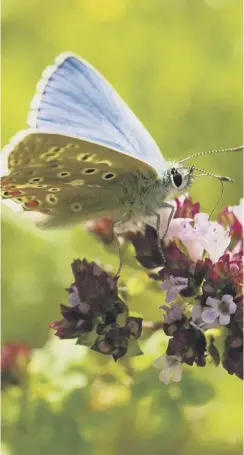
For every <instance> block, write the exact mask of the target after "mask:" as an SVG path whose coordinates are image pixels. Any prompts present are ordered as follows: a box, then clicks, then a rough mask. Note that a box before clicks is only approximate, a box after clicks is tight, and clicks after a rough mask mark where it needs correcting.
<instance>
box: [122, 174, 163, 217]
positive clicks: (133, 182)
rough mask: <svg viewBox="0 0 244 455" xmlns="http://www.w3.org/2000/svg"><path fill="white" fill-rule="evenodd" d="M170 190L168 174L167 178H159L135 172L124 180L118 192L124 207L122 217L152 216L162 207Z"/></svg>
mask: <svg viewBox="0 0 244 455" xmlns="http://www.w3.org/2000/svg"><path fill="white" fill-rule="evenodd" d="M170 192H171V187H170V182H169V181H168V177H167V175H165V178H161V179H157V178H153V177H145V176H144V175H143V174H141V173H139V172H133V173H132V174H131V175H130V176H129V177H128V179H126V180H125V181H123V182H122V184H121V186H120V191H119V194H118V198H119V202H120V204H119V206H120V207H123V213H122V214H121V215H122V219H134V218H141V217H146V216H151V215H152V214H153V213H155V212H156V211H157V210H158V209H159V208H160V207H162V205H163V201H164V200H165V199H166V198H167V197H168V196H169V194H170ZM118 216H120V215H119V214H118V215H117V217H118Z"/></svg>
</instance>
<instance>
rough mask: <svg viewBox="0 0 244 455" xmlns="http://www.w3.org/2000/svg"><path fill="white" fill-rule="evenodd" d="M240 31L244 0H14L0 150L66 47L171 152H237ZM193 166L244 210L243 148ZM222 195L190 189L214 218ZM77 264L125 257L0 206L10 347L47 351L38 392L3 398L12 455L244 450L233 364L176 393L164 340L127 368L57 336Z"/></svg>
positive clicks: (187, 377)
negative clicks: (51, 326) (164, 377)
mask: <svg viewBox="0 0 244 455" xmlns="http://www.w3.org/2000/svg"><path fill="white" fill-rule="evenodd" d="M241 25H242V18H241V1H240V0H150V1H149V0H69V1H67V0H59V1H57V0H56V1H55V0H49V1H47V0H21V1H20V0H3V4H2V145H5V144H7V143H8V141H9V140H10V138H11V136H13V135H14V134H15V133H16V132H17V131H18V130H20V129H23V128H25V122H26V117H27V112H28V108H29V104H30V101H31V98H32V96H33V93H34V90H35V86H36V83H37V81H38V79H39V78H40V75H41V73H42V71H43V69H44V68H45V66H46V65H48V64H51V63H52V62H53V59H54V57H55V56H56V55H57V54H58V53H60V52H63V51H72V52H74V53H77V54H78V55H80V56H82V57H84V58H85V59H86V60H87V61H89V62H90V63H92V64H93V65H94V66H95V67H96V68H97V69H98V70H99V71H100V72H101V73H102V74H103V75H104V76H105V77H106V78H107V79H108V80H109V81H110V82H111V83H112V85H113V86H114V88H115V89H116V90H117V91H118V92H119V94H120V95H121V96H122V97H123V98H124V99H125V100H126V102H127V103H128V104H129V106H130V107H131V109H132V110H133V111H134V112H135V113H136V115H137V116H138V117H139V118H140V120H141V121H142V122H143V123H144V125H145V126H146V128H147V129H148V130H149V131H150V133H151V134H152V136H153V137H154V139H155V140H156V142H157V143H158V145H159V147H160V149H161V151H162V153H163V155H164V156H165V157H166V158H168V159H172V158H175V159H180V158H181V159H182V158H183V157H184V156H188V155H189V154H192V153H195V152H200V151H202V150H209V149H210V150H211V149H220V148H227V147H234V146H237V145H240V144H241V143H242V42H241V37H242V36H241V35H242V30H241ZM192 164H195V165H196V166H199V167H200V168H204V169H207V170H209V171H211V172H214V173H216V174H221V175H229V176H231V177H233V178H234V179H235V183H234V184H232V185H231V184H226V185H225V191H224V195H223V197H222V199H221V201H220V203H219V206H218V209H216V212H215V214H214V216H216V215H217V213H218V212H220V211H221V210H222V209H223V208H224V207H226V206H228V205H236V204H238V203H239V199H240V197H241V195H242V174H243V170H242V158H241V155H240V154H223V155H215V156H214V155H210V156H207V157H206V156H205V157H202V158H199V159H198V160H197V161H194V163H192ZM219 191H220V188H219V183H218V182H217V181H215V180H214V179H207V178H206V179H205V178H204V179H198V180H197V181H196V182H195V183H194V185H193V188H192V189H191V195H192V197H193V199H194V200H195V201H199V202H200V204H201V210H202V211H208V212H209V211H210V210H211V208H212V207H213V206H214V204H215V201H216V199H217V197H218V194H219ZM132 253H133V251H132ZM126 254H127V255H126V257H125V264H126V265H125V267H124V268H123V271H122V275H121V281H122V282H124V283H127V281H128V289H129V301H128V304H129V306H130V309H131V310H132V311H134V312H136V314H140V315H142V316H143V317H144V318H145V319H147V320H148V319H149V320H158V319H159V318H160V317H161V311H160V310H159V309H158V307H159V305H160V304H162V303H163V297H162V294H161V293H160V292H155V290H154V288H153V287H150V285H149V284H148V278H147V274H146V272H145V271H144V270H142V268H140V267H139V266H138V265H137V264H136V260H135V259H134V258H133V254H131V252H127V253H126ZM74 257H86V258H87V259H89V260H100V261H101V262H102V263H104V264H112V265H113V266H114V267H116V266H117V260H118V258H117V256H116V250H115V248H114V247H113V246H111V247H109V248H105V247H104V246H103V245H102V244H101V243H99V242H98V241H97V240H95V238H94V237H93V236H92V235H91V234H88V233H86V232H84V231H83V230H82V228H81V227H80V226H78V227H75V228H73V229H71V230H69V231H55V232H53V231H50V232H42V231H38V230H37V229H35V228H34V227H33V225H32V224H30V223H27V221H25V220H23V219H21V218H20V217H19V216H18V214H16V213H15V212H12V211H11V209H10V208H8V207H5V206H4V207H3V208H2V338H3V343H5V342H13V341H18V342H19V341H22V342H27V343H29V344H30V345H31V346H32V347H33V348H36V350H35V352H34V357H33V359H32V361H31V364H30V366H29V377H30V379H29V380H30V383H29V384H28V387H27V392H26V393H27V395H28V397H26V394H23V391H22V389H21V388H12V389H9V390H6V391H5V390H4V392H3V400H2V403H3V453H4V454H5V455H15V454H18V455H22V454H23V455H26V454H28V455H39V453H40V454H43V452H44V451H45V453H47V454H48V455H49V454H50V455H51V454H53V453H56V452H57V453H59V455H68V454H72V455H80V454H81V455H120V454H121V455H122V454H124V453H126V454H129V455H130V454H133V455H134V454H137V453H138V454H139V453H140V455H144V454H146V453H148V452H150V453H152V454H153V455H176V454H177V455H189V454H191V455H205V454H209V455H239V454H240V453H241V450H242V449H241V448H242V407H241V404H242V384H241V381H240V380H239V379H237V378H236V377H233V376H229V375H228V374H227V372H225V371H224V370H223V369H222V367H219V368H218V369H216V368H215V367H214V366H213V365H209V366H208V367H206V368H203V369H201V368H196V367H193V368H189V367H185V369H184V377H183V380H182V382H181V383H180V384H177V385H171V386H169V387H167V386H165V385H164V384H162V383H160V382H159V380H158V376H157V371H155V370H154V369H153V368H152V367H151V364H152V362H153V360H154V359H155V358H156V357H157V356H159V355H160V354H161V353H162V352H163V351H164V349H165V347H166V344H165V343H166V340H165V338H163V336H162V334H161V333H156V334H154V335H153V336H152V337H151V338H149V339H148V340H146V341H143V342H142V344H143V351H144V352H145V355H144V356H142V357H140V358H136V359H133V360H132V361H128V360H123V361H121V362H118V364H114V363H113V362H112V361H110V360H109V359H107V358H106V357H105V358H104V357H101V356H99V354H96V353H88V352H87V349H86V348H82V347H79V346H75V345H74V343H73V341H59V340H54V339H53V338H52V337H50V332H49V330H48V323H49V322H50V321H52V320H53V319H58V318H59V304H60V302H63V303H66V300H67V295H66V292H65V288H66V287H67V286H68V285H69V284H70V282H71V281H72V275H71V270H70V263H71V261H72V259H73V258H74ZM132 370H133V374H132V373H131V371H132ZM21 416H22V419H21ZM23 416H24V417H23Z"/></svg>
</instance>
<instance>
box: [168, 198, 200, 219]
mask: <svg viewBox="0 0 244 455" xmlns="http://www.w3.org/2000/svg"><path fill="white" fill-rule="evenodd" d="M175 202H176V211H175V214H174V218H193V217H194V216H195V215H196V213H199V210H200V204H199V202H195V203H193V202H192V198H191V197H188V194H182V195H181V196H179V197H178V198H177V199H176V201H175Z"/></svg>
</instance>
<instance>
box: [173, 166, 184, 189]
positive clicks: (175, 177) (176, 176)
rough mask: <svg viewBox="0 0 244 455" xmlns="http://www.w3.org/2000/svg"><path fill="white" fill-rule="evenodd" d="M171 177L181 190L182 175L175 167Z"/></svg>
mask: <svg viewBox="0 0 244 455" xmlns="http://www.w3.org/2000/svg"><path fill="white" fill-rule="evenodd" d="M171 175H172V179H173V182H174V184H175V186H176V188H179V187H180V186H181V185H182V181H183V179H182V175H181V174H180V173H179V172H178V171H177V169H175V168H174V167H173V168H172V169H171Z"/></svg>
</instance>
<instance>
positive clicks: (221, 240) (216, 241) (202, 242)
mask: <svg viewBox="0 0 244 455" xmlns="http://www.w3.org/2000/svg"><path fill="white" fill-rule="evenodd" d="M193 222H194V225H193V226H192V223H193ZM228 234H229V232H228V231H227V230H225V229H224V227H223V226H221V225H220V224H218V223H217V222H216V221H209V216H208V214H207V213H197V214H196V215H195V216H194V220H192V219H191V218H186V219H182V218H176V219H174V220H172V222H171V224H170V226H169V230H168V233H167V239H169V238H171V237H176V238H178V239H179V240H181V242H182V243H183V245H185V247H186V248H187V251H188V254H189V256H190V258H191V259H192V260H193V261H194V262H196V261H197V260H199V259H201V258H202V256H203V252H204V250H205V251H207V253H208V255H209V258H210V259H211V261H212V262H216V261H218V259H219V258H220V257H221V256H222V255H223V254H224V252H225V250H226V248H227V247H228V245H229V243H230V237H229V235H228Z"/></svg>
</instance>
